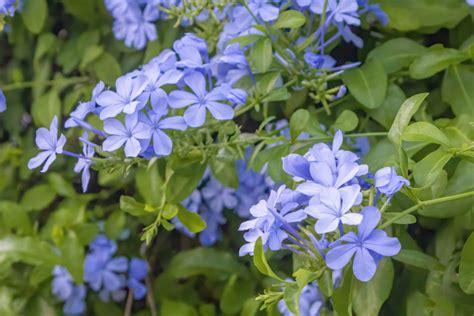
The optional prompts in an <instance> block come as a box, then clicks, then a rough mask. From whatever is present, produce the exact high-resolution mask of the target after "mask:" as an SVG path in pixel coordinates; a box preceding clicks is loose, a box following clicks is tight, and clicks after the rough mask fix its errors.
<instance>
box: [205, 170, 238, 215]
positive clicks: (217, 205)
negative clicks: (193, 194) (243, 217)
mask: <svg viewBox="0 0 474 316" xmlns="http://www.w3.org/2000/svg"><path fill="white" fill-rule="evenodd" d="M201 194H202V198H203V199H204V202H205V203H206V205H207V206H208V207H209V210H210V211H211V212H214V213H220V212H222V210H224V208H228V209H233V208H234V207H236V206H237V203H238V200H237V198H236V197H235V190H234V189H231V188H227V187H225V186H224V185H222V183H220V182H219V180H217V179H215V178H213V177H211V179H210V180H209V181H208V182H207V183H206V185H205V186H204V187H203V188H202V189H201Z"/></svg>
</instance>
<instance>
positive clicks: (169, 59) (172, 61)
mask: <svg viewBox="0 0 474 316" xmlns="http://www.w3.org/2000/svg"><path fill="white" fill-rule="evenodd" d="M177 60H178V58H177V57H176V53H175V52H173V51H172V50H171V49H169V48H167V49H164V50H163V51H162V52H161V53H160V54H159V55H158V56H156V57H154V58H152V59H151V60H150V61H149V62H148V63H147V64H145V65H143V67H142V69H143V71H147V69H148V68H149V67H153V65H155V64H156V65H158V66H159V68H160V71H162V72H167V71H168V70H171V69H176V61H177Z"/></svg>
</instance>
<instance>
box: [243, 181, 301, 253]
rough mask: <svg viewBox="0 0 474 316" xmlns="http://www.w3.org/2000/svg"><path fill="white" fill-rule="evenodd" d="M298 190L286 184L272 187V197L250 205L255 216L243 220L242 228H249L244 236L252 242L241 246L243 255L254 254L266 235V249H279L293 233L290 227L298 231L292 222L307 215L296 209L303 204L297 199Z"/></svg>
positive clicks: (264, 245)
mask: <svg viewBox="0 0 474 316" xmlns="http://www.w3.org/2000/svg"><path fill="white" fill-rule="evenodd" d="M293 197H294V192H292V191H291V190H289V189H287V188H286V187H285V186H284V185H282V186H280V187H279V188H278V190H277V191H271V193H270V196H269V198H268V200H266V201H265V200H261V201H260V202H258V203H257V204H256V205H254V206H253V207H251V208H250V213H251V214H252V216H253V217H254V219H251V220H248V221H246V222H243V223H242V224H240V227H239V230H240V231H244V230H248V232H247V233H245V234H244V239H245V240H246V241H247V242H248V243H247V244H245V245H243V246H242V247H241V248H240V250H239V255H240V256H243V255H245V254H253V249H254V247H255V242H256V241H257V239H258V238H259V237H261V238H262V244H263V247H264V249H267V248H268V247H269V248H270V249H271V250H279V249H280V248H281V247H282V242H283V241H284V240H285V239H287V238H288V237H289V235H288V233H287V232H286V231H290V232H292V233H293V232H294V230H293V229H292V227H291V224H292V223H299V222H301V221H302V220H304V219H305V218H306V214H305V213H304V211H303V210H295V209H297V208H298V206H299V204H298V203H296V202H294V200H293Z"/></svg>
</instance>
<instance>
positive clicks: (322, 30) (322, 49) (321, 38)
mask: <svg viewBox="0 0 474 316" xmlns="http://www.w3.org/2000/svg"><path fill="white" fill-rule="evenodd" d="M327 8H328V0H324V6H323V13H322V15H321V24H320V27H321V37H320V38H319V45H320V46H321V47H320V49H319V51H320V53H321V56H324V36H325V34H324V29H325V26H326V25H325V24H326V10H327Z"/></svg>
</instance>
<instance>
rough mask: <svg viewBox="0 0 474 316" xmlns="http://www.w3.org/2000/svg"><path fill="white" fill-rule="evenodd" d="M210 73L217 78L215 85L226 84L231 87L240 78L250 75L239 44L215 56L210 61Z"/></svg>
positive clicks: (232, 45)
mask: <svg viewBox="0 0 474 316" xmlns="http://www.w3.org/2000/svg"><path fill="white" fill-rule="evenodd" d="M211 71H212V74H213V76H215V77H216V78H217V84H221V83H228V84H230V85H233V84H234V83H236V82H237V81H239V80H240V79H241V78H242V77H244V76H246V75H248V74H249V73H250V68H249V65H248V62H247V59H246V58H245V54H244V51H243V50H242V49H241V48H240V44H239V43H233V44H230V45H228V46H226V48H225V49H224V51H223V52H221V53H219V54H217V55H216V56H215V57H214V58H212V60H211Z"/></svg>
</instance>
